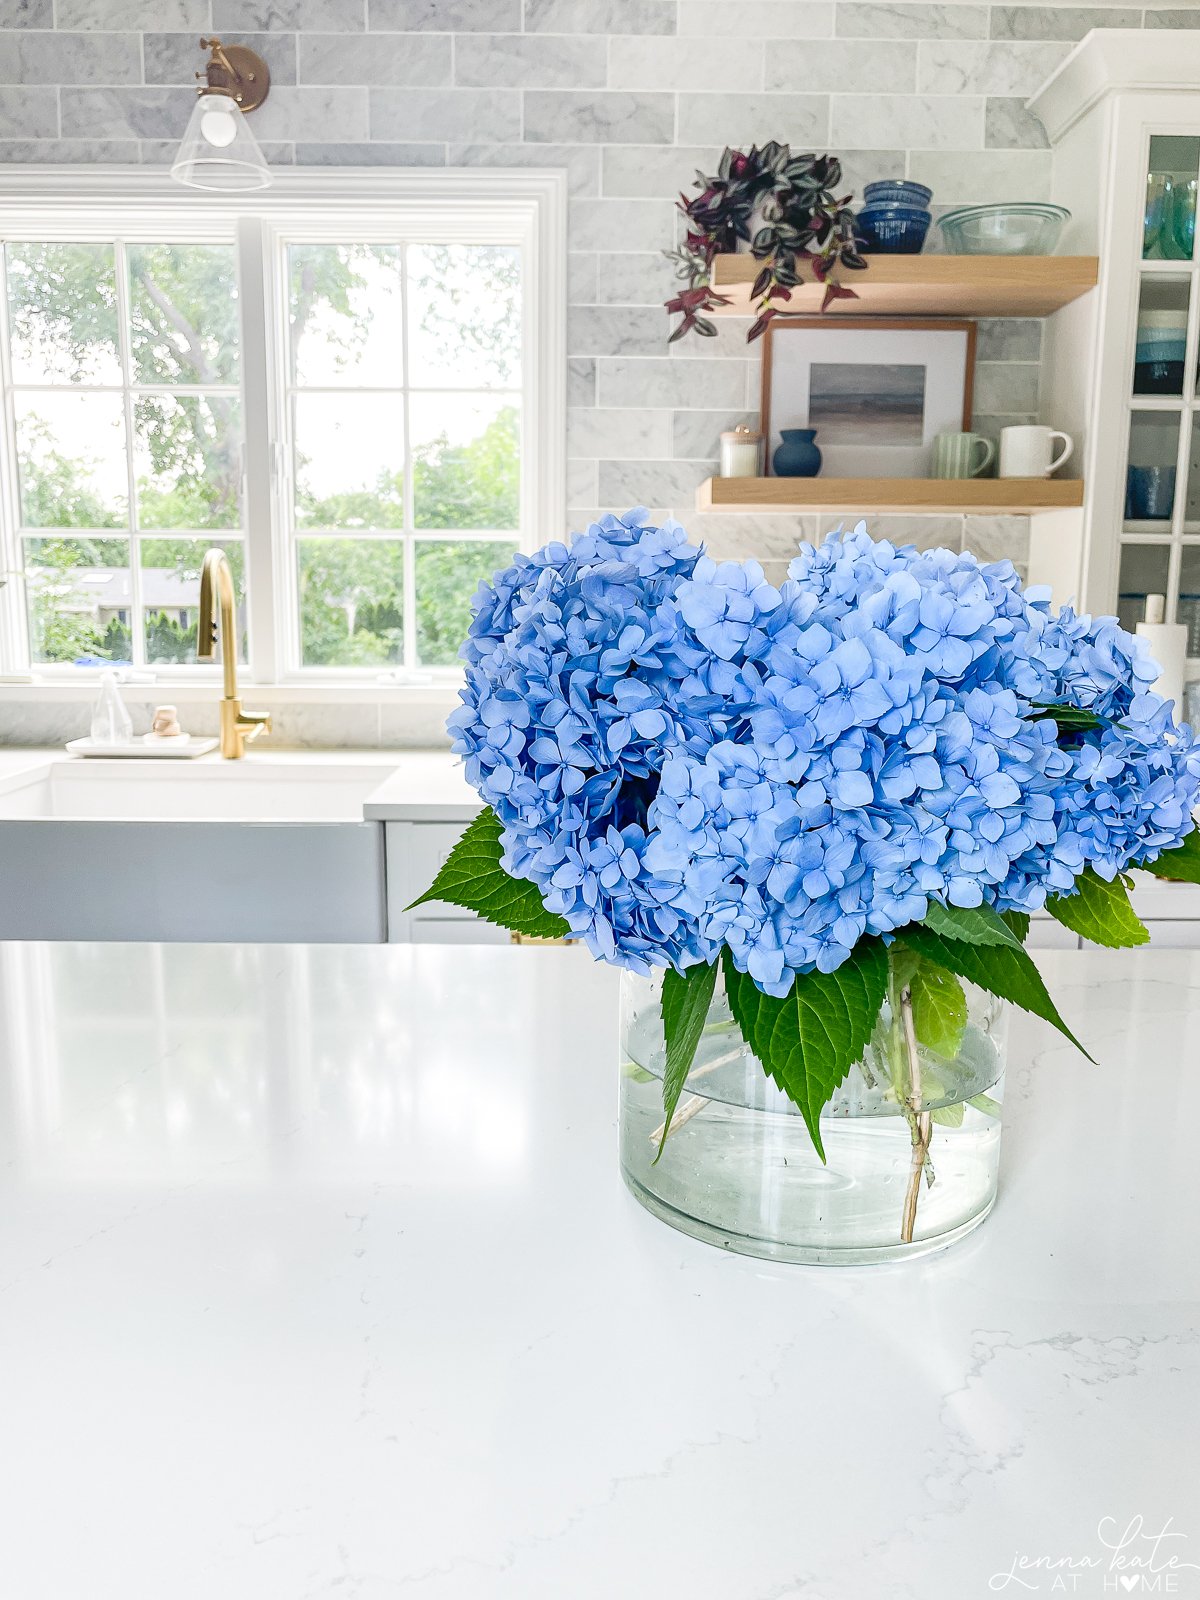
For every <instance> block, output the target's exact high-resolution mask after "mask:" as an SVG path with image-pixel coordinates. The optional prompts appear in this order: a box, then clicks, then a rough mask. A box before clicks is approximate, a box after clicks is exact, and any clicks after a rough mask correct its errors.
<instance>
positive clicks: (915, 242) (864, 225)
mask: <svg viewBox="0 0 1200 1600" xmlns="http://www.w3.org/2000/svg"><path fill="white" fill-rule="evenodd" d="M931 220H932V218H931V217H930V214H929V212H928V211H920V210H918V209H917V207H916V206H896V205H891V206H889V205H880V206H866V207H865V208H864V209H863V210H862V211H860V212H859V213H858V216H857V218H856V219H855V224H854V226H855V232H856V233H857V234H858V236H859V238H860V239H861V240H862V244H863V249H864V250H866V251H867V252H868V253H870V252H872V251H874V252H875V253H876V254H879V255H893V256H916V255H920V253H921V249H922V247H923V245H924V243H925V235H926V234H927V233H928V232H929V224H930V222H931Z"/></svg>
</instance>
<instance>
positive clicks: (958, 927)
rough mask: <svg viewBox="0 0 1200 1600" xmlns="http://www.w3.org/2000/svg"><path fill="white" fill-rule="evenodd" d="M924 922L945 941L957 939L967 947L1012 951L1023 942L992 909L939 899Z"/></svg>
mask: <svg viewBox="0 0 1200 1600" xmlns="http://www.w3.org/2000/svg"><path fill="white" fill-rule="evenodd" d="M922 921H923V923H924V926H925V927H927V928H931V929H932V930H933V932H934V933H939V934H941V936H942V938H943V939H957V940H960V941H961V942H963V943H965V944H994V945H1007V946H1008V948H1009V949H1010V950H1019V949H1020V948H1021V941H1020V939H1018V938H1017V936H1016V934H1015V933H1014V932H1013V930H1012V929H1011V928H1010V927H1009V925H1008V923H1007V922H1005V920H1004V918H1003V917H1002V916H1001V915H1000V913H999V912H998V911H994V910H993V909H992V907H991V906H944V905H942V904H941V902H940V901H938V900H931V901H930V902H929V909H928V910H927V911H926V913H925V916H924V918H923V919H922Z"/></svg>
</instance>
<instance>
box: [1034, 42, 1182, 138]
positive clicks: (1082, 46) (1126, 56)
mask: <svg viewBox="0 0 1200 1600" xmlns="http://www.w3.org/2000/svg"><path fill="white" fill-rule="evenodd" d="M1172 91H1173V92H1177V93H1188V94H1196V93H1198V92H1200V31H1195V32H1193V31H1190V30H1188V29H1174V28H1171V29H1166V28H1164V29H1162V30H1156V29H1149V30H1142V29H1140V28H1093V29H1092V31H1091V32H1090V33H1088V34H1085V35H1084V37H1083V38H1082V39H1081V40H1080V41H1079V43H1078V44H1077V45H1076V46H1075V48H1074V49H1073V50H1072V51H1071V53H1070V55H1069V56H1067V57H1066V59H1065V60H1063V61H1062V62H1060V63H1059V65H1058V66H1057V67H1056V68H1055V70H1054V71H1053V72H1052V73H1051V74H1050V76H1049V77H1048V78H1047V79H1046V81H1045V83H1044V84H1043V85H1042V86H1041V88H1040V89H1038V90H1037V92H1036V93H1035V94H1033V95H1031V96H1030V98H1029V100H1028V101H1027V102H1026V105H1027V107H1028V109H1029V110H1030V111H1032V112H1033V114H1034V115H1035V116H1036V117H1038V118H1039V119H1040V120H1041V122H1042V124H1043V126H1044V127H1045V129H1046V133H1047V134H1048V136H1049V138H1050V143H1051V144H1057V143H1058V141H1059V140H1060V139H1061V138H1062V136H1063V134H1064V133H1066V132H1067V130H1068V129H1069V128H1071V127H1073V126H1074V124H1075V123H1076V122H1078V121H1079V119H1080V117H1083V116H1085V115H1086V114H1087V113H1088V112H1089V111H1090V110H1091V109H1092V107H1093V106H1095V105H1096V104H1098V103H1099V101H1101V100H1103V99H1104V98H1105V96H1106V95H1110V94H1119V93H1122V92H1125V93H1130V92H1134V93H1138V92H1140V93H1155V94H1162V93H1164V92H1168V93H1169V92H1172Z"/></svg>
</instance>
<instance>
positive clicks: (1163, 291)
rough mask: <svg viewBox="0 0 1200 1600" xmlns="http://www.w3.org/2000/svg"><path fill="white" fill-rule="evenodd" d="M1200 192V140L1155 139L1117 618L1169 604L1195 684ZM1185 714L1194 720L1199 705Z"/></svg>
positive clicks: (1199, 587)
mask: <svg viewBox="0 0 1200 1600" xmlns="http://www.w3.org/2000/svg"><path fill="white" fill-rule="evenodd" d="M1198 184H1200V133H1197V134H1195V135H1187V134H1151V135H1150V136H1149V139H1148V141H1147V153H1146V173H1145V203H1144V208H1143V221H1142V237H1141V259H1140V262H1139V265H1138V283H1137V296H1136V301H1135V303H1134V307H1133V316H1134V319H1135V321H1134V328H1133V360H1132V363H1131V366H1130V370H1129V377H1128V413H1127V418H1126V426H1125V439H1126V446H1125V498H1124V506H1123V508H1122V516H1121V528H1120V536H1119V542H1120V565H1119V568H1118V576H1117V597H1116V600H1117V603H1116V610H1117V615H1118V616H1119V617H1120V619H1121V622H1122V623H1123V624H1124V626H1125V627H1127V628H1130V629H1132V628H1134V627H1135V626H1136V624H1137V623H1139V622H1141V621H1143V620H1145V618H1146V614H1147V604H1148V603H1149V604H1150V605H1151V606H1154V604H1155V602H1154V601H1153V600H1151V599H1150V597H1151V596H1155V595H1161V596H1163V599H1164V602H1165V605H1164V610H1165V620H1166V621H1167V622H1168V623H1179V624H1181V625H1183V626H1184V627H1186V628H1187V629H1188V631H1189V638H1188V656H1189V658H1190V661H1191V665H1192V667H1193V669H1194V671H1193V672H1192V673H1190V674H1189V677H1190V676H1194V677H1196V678H1198V679H1200V409H1198V400H1197V376H1198V374H1197V329H1198V326H1200V316H1198V312H1197V307H1198V306H1200V262H1198V261H1197V259H1196V193H1197V187H1198ZM1155 614H1156V613H1155V612H1154V611H1152V612H1151V615H1152V616H1154V615H1155ZM1180 710H1181V713H1183V714H1188V715H1189V716H1190V715H1194V714H1195V713H1196V711H1200V707H1196V706H1186V707H1183V708H1180Z"/></svg>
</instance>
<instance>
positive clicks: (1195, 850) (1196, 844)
mask: <svg viewBox="0 0 1200 1600" xmlns="http://www.w3.org/2000/svg"><path fill="white" fill-rule="evenodd" d="M1134 865H1135V866H1136V867H1137V868H1138V870H1139V871H1141V872H1152V873H1153V874H1154V876H1155V877H1156V878H1179V879H1182V881H1183V882H1184V883H1200V828H1193V829H1192V831H1191V833H1189V834H1188V835H1187V837H1186V838H1185V839H1184V841H1183V843H1182V844H1178V845H1176V846H1175V848H1174V849H1173V850H1164V851H1163V853H1162V855H1160V856H1159V858H1158V860H1157V861H1136V862H1134Z"/></svg>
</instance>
